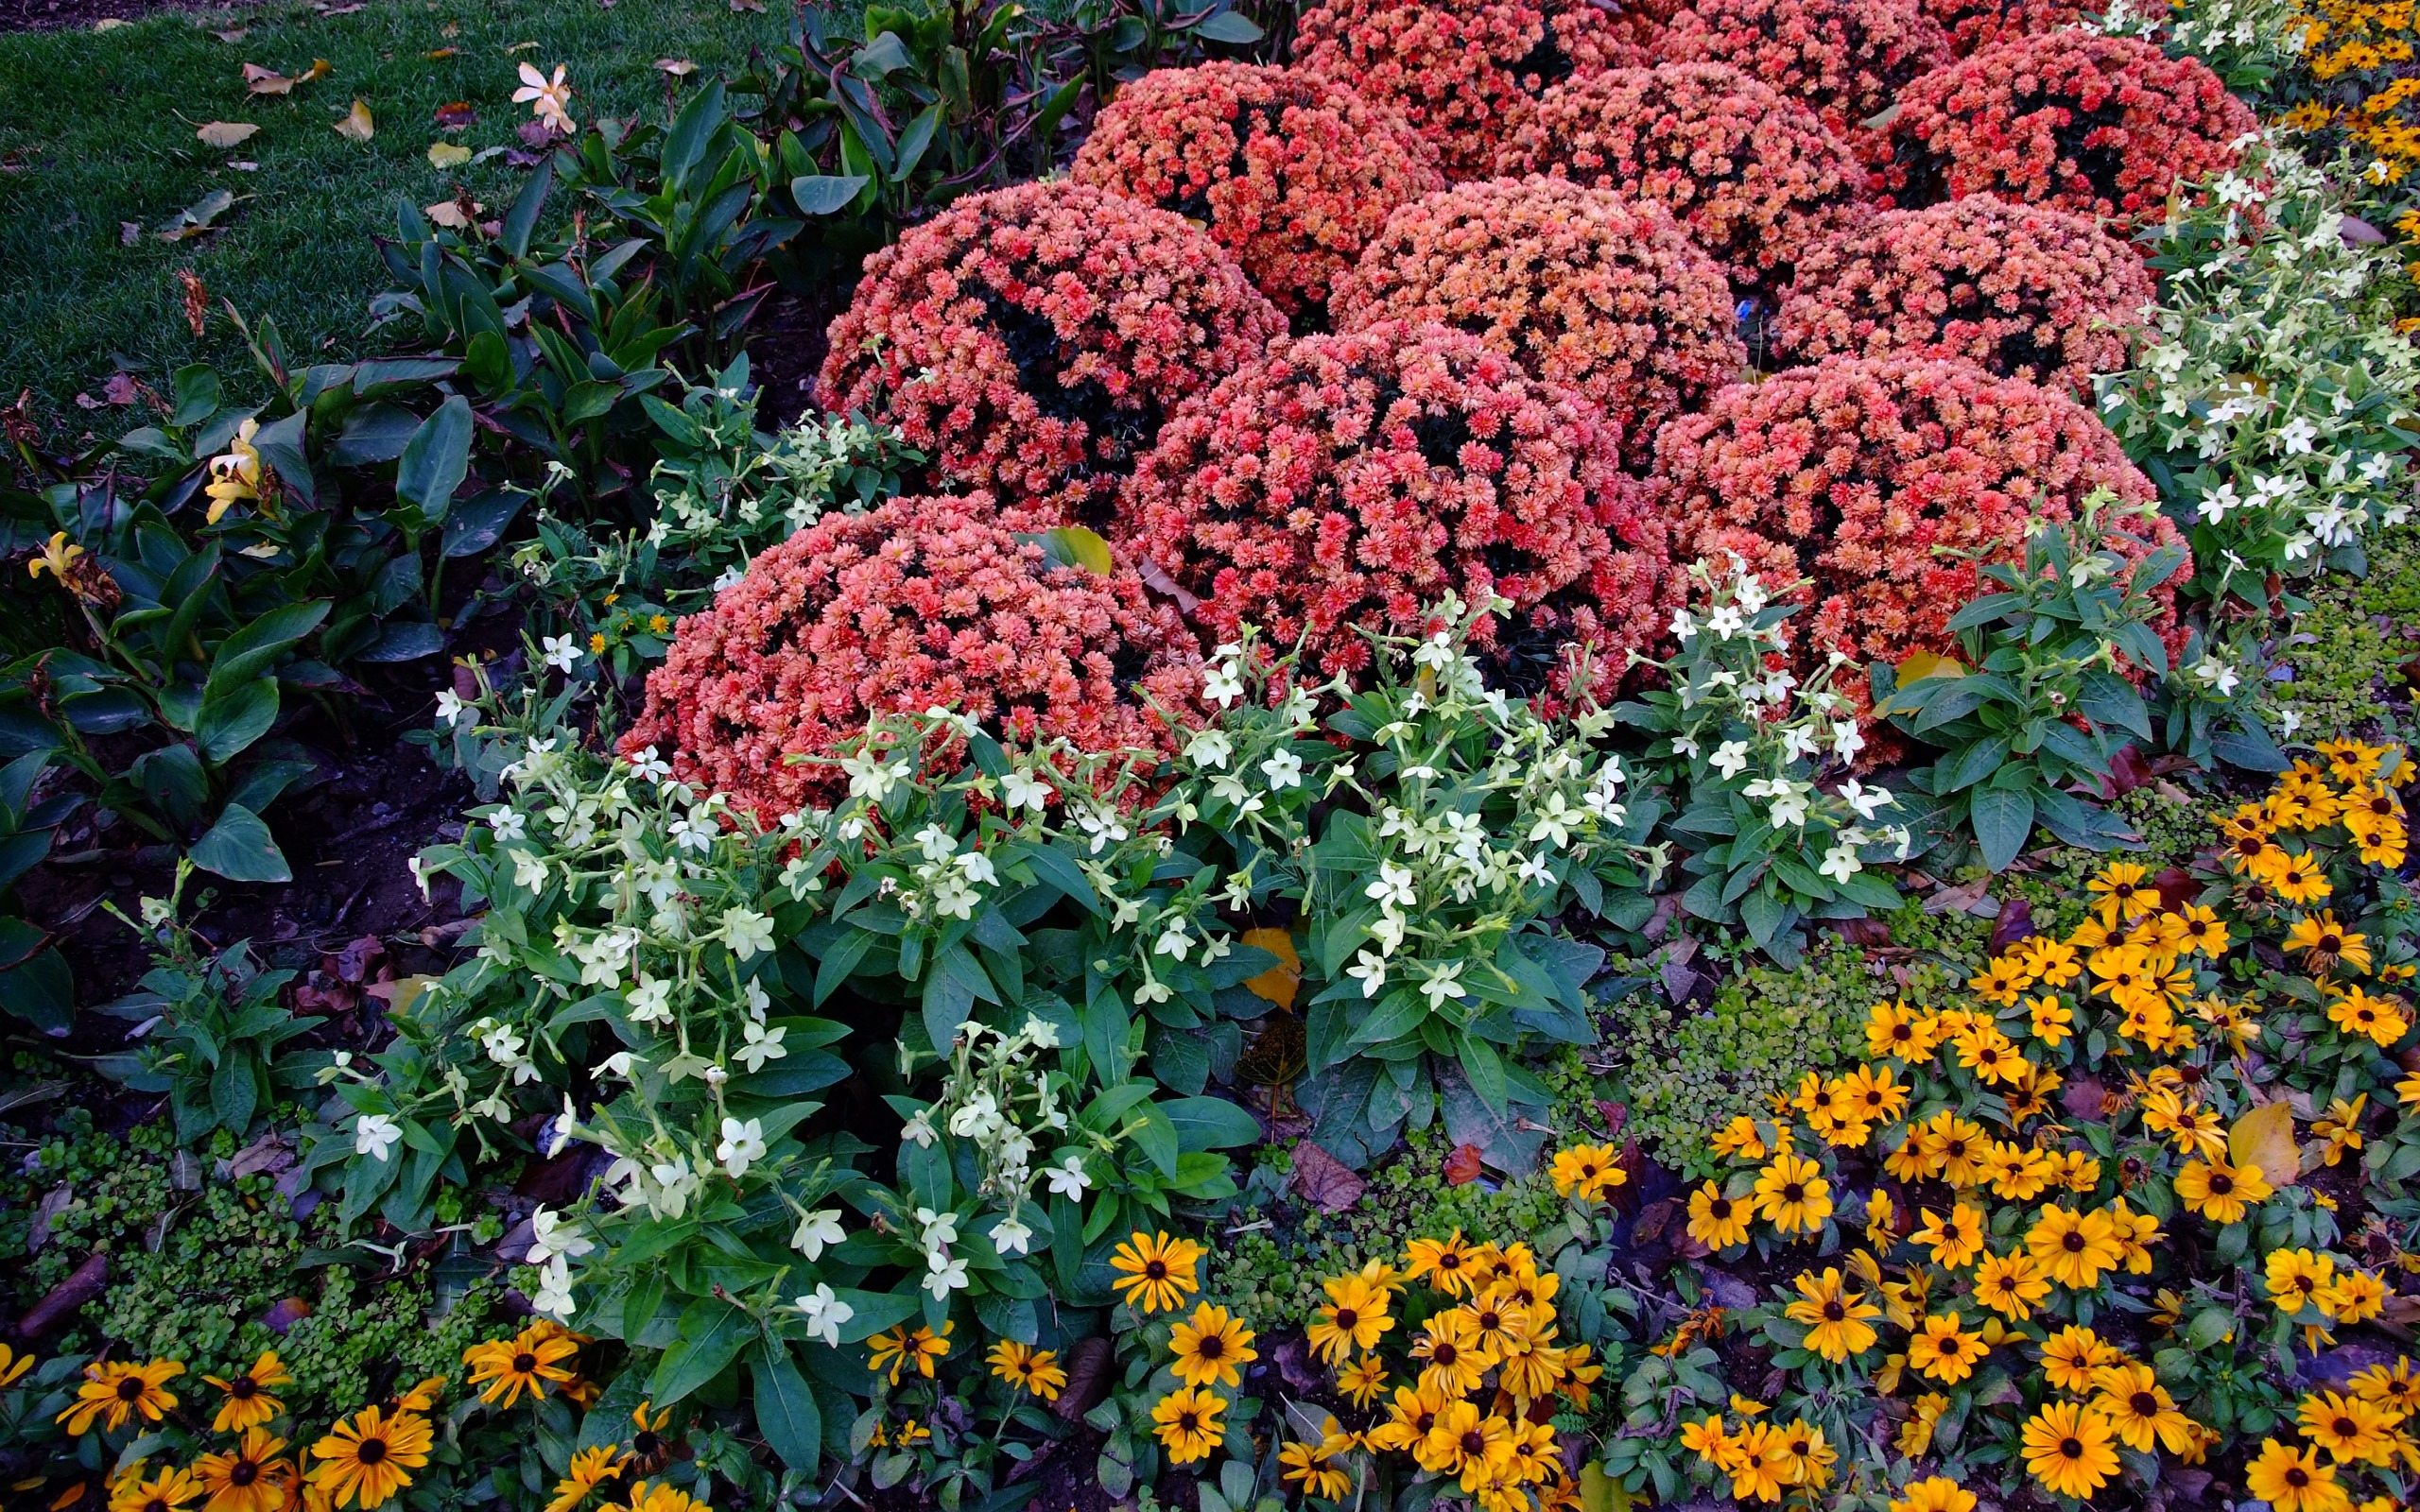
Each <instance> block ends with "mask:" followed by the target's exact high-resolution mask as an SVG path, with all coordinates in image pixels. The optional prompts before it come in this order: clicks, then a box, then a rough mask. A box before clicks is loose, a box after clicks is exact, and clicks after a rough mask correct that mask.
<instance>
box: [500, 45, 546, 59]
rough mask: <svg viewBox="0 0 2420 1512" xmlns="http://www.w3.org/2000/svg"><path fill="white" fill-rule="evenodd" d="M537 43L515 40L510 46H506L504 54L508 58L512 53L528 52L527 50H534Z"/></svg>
mask: <svg viewBox="0 0 2420 1512" xmlns="http://www.w3.org/2000/svg"><path fill="white" fill-rule="evenodd" d="M537 45H538V44H537V43H534V42H516V43H513V44H512V45H511V46H510V47H507V48H506V49H505V50H504V56H506V57H507V58H510V57H511V56H512V55H513V54H514V53H526V52H529V51H532V50H534V49H535V48H536V47H537Z"/></svg>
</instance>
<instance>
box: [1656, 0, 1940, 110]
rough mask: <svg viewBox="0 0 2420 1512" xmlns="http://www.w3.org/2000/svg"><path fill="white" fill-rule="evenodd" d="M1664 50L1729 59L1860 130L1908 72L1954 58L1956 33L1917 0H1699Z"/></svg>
mask: <svg viewBox="0 0 2420 1512" xmlns="http://www.w3.org/2000/svg"><path fill="white" fill-rule="evenodd" d="M1663 56H1664V58H1665V59H1666V60H1668V61H1671V62H1678V63H1692V62H1713V63H1729V64H1730V65H1731V66H1732V67H1734V68H1737V69H1738V70H1739V71H1740V72H1741V73H1743V74H1746V75H1748V76H1749V77H1753V78H1757V79H1761V80H1763V81H1764V82H1765V83H1767V84H1769V85H1771V86H1772V87H1773V88H1774V89H1776V90H1779V91H1780V92H1781V93H1783V94H1789V95H1794V96H1796V97H1797V98H1799V99H1801V100H1804V101H1805V102H1806V105H1807V106H1808V108H1810V109H1812V110H1813V111H1814V112H1815V113H1816V114H1817V115H1818V116H1820V117H1822V118H1823V122H1824V125H1825V126H1827V127H1829V128H1830V129H1832V130H1833V131H1835V132H1837V133H1839V134H1840V135H1841V136H1844V137H1851V138H1852V139H1853V138H1854V135H1855V133H1856V132H1857V131H1858V129H1859V127H1860V123H1862V122H1864V121H1865V120H1867V119H1868V118H1869V117H1872V116H1874V115H1876V114H1879V113H1880V112H1882V111H1883V110H1884V109H1885V108H1887V107H1888V106H1889V105H1890V104H1891V102H1892V100H1893V99H1894V98H1895V97H1896V96H1897V95H1898V93H1899V91H1900V90H1902V89H1904V88H1905V87H1906V86H1907V84H1908V82H1909V80H1910V79H1912V78H1914V77H1917V76H1918V75H1920V74H1923V73H1925V72H1926V71H1927V70H1929V69H1933V68H1938V67H1940V66H1941V65H1942V64H1944V63H1946V62H1948V61H1949V38H1948V37H1947V36H1946V35H1945V34H1944V33H1943V31H1942V29H1941V27H1940V26H1936V25H1934V23H1933V21H1932V18H1931V17H1929V16H1927V15H1926V14H1925V13H1924V11H1923V9H1921V8H1920V7H1919V5H1918V4H1917V0H1698V3H1697V4H1696V5H1695V6H1694V7H1693V8H1692V9H1687V10H1684V11H1682V12H1681V13H1680V14H1679V15H1677V16H1674V17H1673V18H1672V24H1671V26H1668V27H1666V28H1665V32H1664V42H1663Z"/></svg>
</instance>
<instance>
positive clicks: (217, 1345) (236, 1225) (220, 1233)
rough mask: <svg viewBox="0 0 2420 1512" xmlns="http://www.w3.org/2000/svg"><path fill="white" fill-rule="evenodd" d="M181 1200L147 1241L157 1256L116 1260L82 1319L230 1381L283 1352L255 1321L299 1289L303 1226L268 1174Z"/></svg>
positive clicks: (142, 1253)
mask: <svg viewBox="0 0 2420 1512" xmlns="http://www.w3.org/2000/svg"><path fill="white" fill-rule="evenodd" d="M178 1195H179V1196H180V1197H181V1198H182V1201H181V1202H180V1204H179V1205H178V1206H177V1207H175V1208H172V1209H170V1210H168V1211H167V1212H166V1213H165V1214H164V1217H165V1219H166V1222H165V1225H164V1227H155V1229H153V1231H152V1235H151V1236H147V1238H149V1237H152V1236H156V1239H157V1244H158V1247H157V1248H156V1249H154V1248H152V1247H150V1246H149V1244H148V1243H146V1244H139V1245H136V1246H133V1247H131V1248H130V1249H123V1250H120V1251H118V1252H116V1253H113V1254H112V1257H111V1260H110V1288H109V1290H108V1291H107V1292H105V1293H103V1294H102V1296H101V1297H100V1299H99V1300H98V1301H97V1302H96V1303H95V1304H94V1305H93V1306H91V1307H88V1308H87V1309H86V1311H85V1316H86V1317H87V1318H89V1319H90V1320H91V1321H92V1322H93V1325H94V1327H95V1329H96V1330H97V1331H98V1332H99V1335H100V1336H101V1337H102V1338H105V1339H111V1340H114V1341H117V1342H119V1343H121V1344H124V1345H125V1346H126V1347H127V1348H128V1349H130V1350H132V1351H133V1352H134V1353H135V1354H137V1355H140V1356H144V1357H152V1356H160V1357H164V1358H167V1359H171V1360H182V1361H184V1362H185V1365H186V1368H187V1369H188V1370H191V1371H195V1372H203V1371H207V1372H209V1373H212V1374H215V1375H227V1374H229V1373H231V1371H232V1370H233V1369H240V1368H241V1367H242V1366H245V1365H247V1364H249V1363H251V1359H252V1358H253V1356H255V1355H256V1354H258V1353H259V1352H260V1351H261V1350H262V1349H270V1348H275V1347H277V1339H276V1336H275V1335H274V1334H272V1333H270V1332H269V1331H268V1329H267V1328H266V1327H264V1326H262V1325H261V1324H260V1323H259V1321H258V1319H259V1318H260V1317H261V1316H262V1314H266V1313H267V1312H268V1310H269V1309H270V1308H272V1307H274V1306H276V1305H277V1303H278V1302H279V1300H281V1299H282V1298H284V1297H285V1296H286V1295H288V1292H289V1290H290V1288H291V1287H292V1286H293V1285H294V1281H293V1279H292V1277H291V1274H290V1272H291V1269H292V1266H293V1264H294V1262H295V1260H296V1258H297V1257H298V1256H299V1255H300V1254H301V1253H302V1226H301V1225H300V1224H298V1223H296V1222H295V1221H294V1219H293V1217H292V1215H291V1214H290V1212H289V1211H288V1207H287V1203H286V1199H285V1198H284V1197H282V1196H280V1195H279V1194H277V1192H276V1190H275V1183H274V1182H273V1181H272V1180H271V1179H270V1178H269V1177H266V1176H245V1177H235V1178H234V1179H233V1180H216V1179H213V1180H211V1181H208V1182H206V1183H204V1184H203V1186H202V1188H201V1189H200V1190H199V1191H198V1192H193V1193H181V1194H178ZM155 1223H156V1220H155Z"/></svg>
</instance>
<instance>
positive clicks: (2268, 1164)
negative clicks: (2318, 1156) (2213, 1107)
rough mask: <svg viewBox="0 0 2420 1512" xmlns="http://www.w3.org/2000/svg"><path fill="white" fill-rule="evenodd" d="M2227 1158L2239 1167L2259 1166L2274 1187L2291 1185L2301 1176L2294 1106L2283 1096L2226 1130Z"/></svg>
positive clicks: (2256, 1109)
mask: <svg viewBox="0 0 2420 1512" xmlns="http://www.w3.org/2000/svg"><path fill="white" fill-rule="evenodd" d="M2227 1159H2228V1160H2230V1161H2232V1162H2233V1163H2234V1164H2236V1165H2238V1166H2245V1165H2256V1166H2258V1167H2260V1174H2261V1175H2262V1176H2264V1177H2268V1179H2269V1184H2270V1185H2271V1186H2273V1187H2278V1188H2281V1189H2282V1188H2285V1187H2290V1186H2292V1185H2293V1184H2294V1183H2295V1181H2297V1180H2298V1179H2300V1178H2301V1176H2302V1163H2303V1156H2302V1150H2301V1149H2300V1148H2299V1147H2298V1146H2296V1144H2295V1143H2294V1109H2293V1108H2292V1106H2291V1105H2290V1104H2289V1103H2287V1102H2285V1101H2283V1100H2282V1099H2281V1100H2279V1101H2277V1102H2273V1103H2263V1104H2261V1105H2260V1106H2259V1107H2258V1108H2254V1109H2253V1110H2252V1111H2251V1112H2249V1113H2246V1114H2244V1115H2243V1116H2242V1117H2241V1118H2238V1119H2237V1120H2236V1121H2235V1125H2234V1126H2233V1127H2231V1128H2229V1129H2228V1130H2227Z"/></svg>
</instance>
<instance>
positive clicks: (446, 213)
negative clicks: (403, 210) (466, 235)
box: [421, 199, 488, 231]
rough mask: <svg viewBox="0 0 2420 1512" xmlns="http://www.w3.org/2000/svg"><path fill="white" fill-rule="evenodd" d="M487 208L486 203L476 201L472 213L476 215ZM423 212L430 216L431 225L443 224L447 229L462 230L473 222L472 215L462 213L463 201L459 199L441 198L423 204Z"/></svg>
mask: <svg viewBox="0 0 2420 1512" xmlns="http://www.w3.org/2000/svg"><path fill="white" fill-rule="evenodd" d="M487 208H488V207H487V206H485V205H482V204H476V203H474V204H473V205H472V206H471V215H477V214H478V213H479V212H481V211H483V210H485V209H487ZM421 214H423V215H426V216H427V217H428V218H429V223H430V224H431V225H437V226H442V227H444V228H445V229H446V230H447V231H462V230H465V229H467V228H468V227H469V226H470V224H471V215H464V214H462V201H460V200H459V199H441V200H439V201H438V202H437V203H435V204H433V205H423V206H422V207H421Z"/></svg>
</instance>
